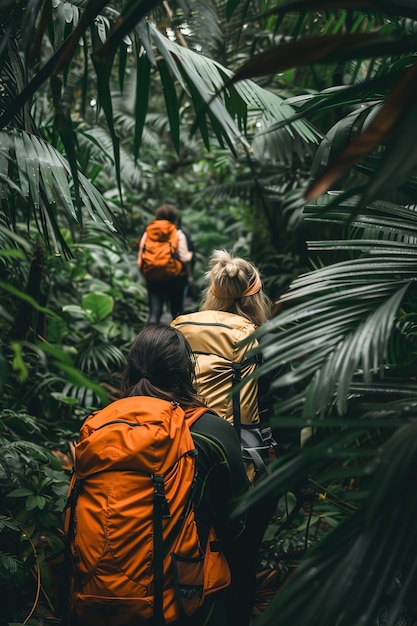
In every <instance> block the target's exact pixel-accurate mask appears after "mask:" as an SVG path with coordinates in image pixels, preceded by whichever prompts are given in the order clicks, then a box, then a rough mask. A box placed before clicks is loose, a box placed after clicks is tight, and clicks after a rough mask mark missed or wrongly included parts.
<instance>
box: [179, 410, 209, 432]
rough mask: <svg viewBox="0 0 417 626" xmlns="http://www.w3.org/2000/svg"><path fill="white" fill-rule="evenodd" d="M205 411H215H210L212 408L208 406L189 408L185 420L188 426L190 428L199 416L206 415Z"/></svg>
mask: <svg viewBox="0 0 417 626" xmlns="http://www.w3.org/2000/svg"><path fill="white" fill-rule="evenodd" d="M204 413H213V411H210V409H209V408H208V407H206V406H199V407H198V408H196V409H189V410H188V411H186V413H185V421H186V423H187V425H188V427H189V428H190V427H191V426H192V425H193V424H194V422H196V421H197V420H198V418H199V417H201V416H202V415H204Z"/></svg>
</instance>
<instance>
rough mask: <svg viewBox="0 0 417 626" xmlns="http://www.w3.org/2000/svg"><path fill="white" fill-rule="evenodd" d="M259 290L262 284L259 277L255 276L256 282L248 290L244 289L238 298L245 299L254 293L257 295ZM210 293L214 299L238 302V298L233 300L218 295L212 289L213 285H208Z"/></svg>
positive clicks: (229, 297) (230, 297)
mask: <svg viewBox="0 0 417 626" xmlns="http://www.w3.org/2000/svg"><path fill="white" fill-rule="evenodd" d="M261 289H262V282H261V279H260V278H259V276H258V275H257V276H256V280H255V282H254V283H253V285H252V287H249V288H248V289H246V291H244V292H243V293H242V294H241V295H240V296H239V298H246V297H247V296H254V295H255V293H258V292H259V291H260V290H261ZM210 291H211V293H212V294H213V295H214V296H216V298H220V300H239V298H233V297H232V296H224V295H220V294H219V293H218V292H217V291H216V289H215V288H214V285H210Z"/></svg>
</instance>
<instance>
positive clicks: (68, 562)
mask: <svg viewBox="0 0 417 626" xmlns="http://www.w3.org/2000/svg"><path fill="white" fill-rule="evenodd" d="M82 482H83V481H82V479H81V478H76V480H75V481H74V484H73V486H72V489H71V491H70V493H69V495H68V498H67V501H66V503H65V507H64V511H66V510H67V509H70V516H69V520H68V532H67V534H66V537H65V552H64V570H65V582H64V589H63V590H62V594H63V597H64V598H65V607H64V613H65V614H64V615H63V616H62V617H63V619H64V621H65V620H69V613H70V587H71V578H72V577H74V583H75V584H77V579H76V570H75V568H74V567H73V563H72V556H71V544H72V542H73V539H74V534H75V530H74V527H75V506H76V504H77V500H78V496H79V495H80V491H81V485H82Z"/></svg>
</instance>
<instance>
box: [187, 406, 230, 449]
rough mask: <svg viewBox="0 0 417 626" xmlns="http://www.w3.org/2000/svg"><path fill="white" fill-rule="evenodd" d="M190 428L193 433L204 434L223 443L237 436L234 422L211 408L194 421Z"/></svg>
mask: <svg viewBox="0 0 417 626" xmlns="http://www.w3.org/2000/svg"><path fill="white" fill-rule="evenodd" d="M190 430H191V433H197V434H200V435H204V436H205V437H208V438H209V439H212V440H214V441H216V442H219V441H220V442H221V443H227V442H228V441H229V439H230V438H232V439H234V438H235V437H236V431H235V429H234V427H233V426H232V424H230V423H229V422H228V421H227V420H225V419H223V418H221V417H219V416H218V415H217V414H216V413H213V412H212V411H209V410H207V411H206V413H203V415H201V416H200V417H199V418H198V420H196V421H195V422H194V424H193V425H192V426H191V428H190Z"/></svg>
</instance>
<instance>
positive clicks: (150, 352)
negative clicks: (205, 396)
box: [121, 324, 204, 409]
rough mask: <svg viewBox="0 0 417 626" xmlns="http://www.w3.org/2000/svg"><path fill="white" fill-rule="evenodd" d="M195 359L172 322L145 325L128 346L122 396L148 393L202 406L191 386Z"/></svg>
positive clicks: (163, 398)
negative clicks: (167, 324)
mask: <svg viewBox="0 0 417 626" xmlns="http://www.w3.org/2000/svg"><path fill="white" fill-rule="evenodd" d="M194 367H195V360H194V355H193V353H192V350H191V348H190V346H189V344H188V342H187V340H186V339H185V337H184V335H183V334H182V333H180V332H179V331H178V330H177V329H176V328H173V327H172V326H164V325H162V324H155V325H150V326H146V328H144V329H143V330H141V331H140V333H139V334H138V335H137V336H136V339H135V340H134V342H133V344H132V347H131V348H130V351H129V354H128V357H127V363H126V367H125V370H124V372H123V374H122V385H121V391H122V396H151V397H153V398H161V399H162V400H169V401H174V402H178V403H179V405H180V406H181V407H182V408H183V409H186V408H189V407H199V406H204V402H203V400H202V399H201V398H200V397H199V396H198V394H197V392H196V390H195V389H194V387H193V380H194Z"/></svg>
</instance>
